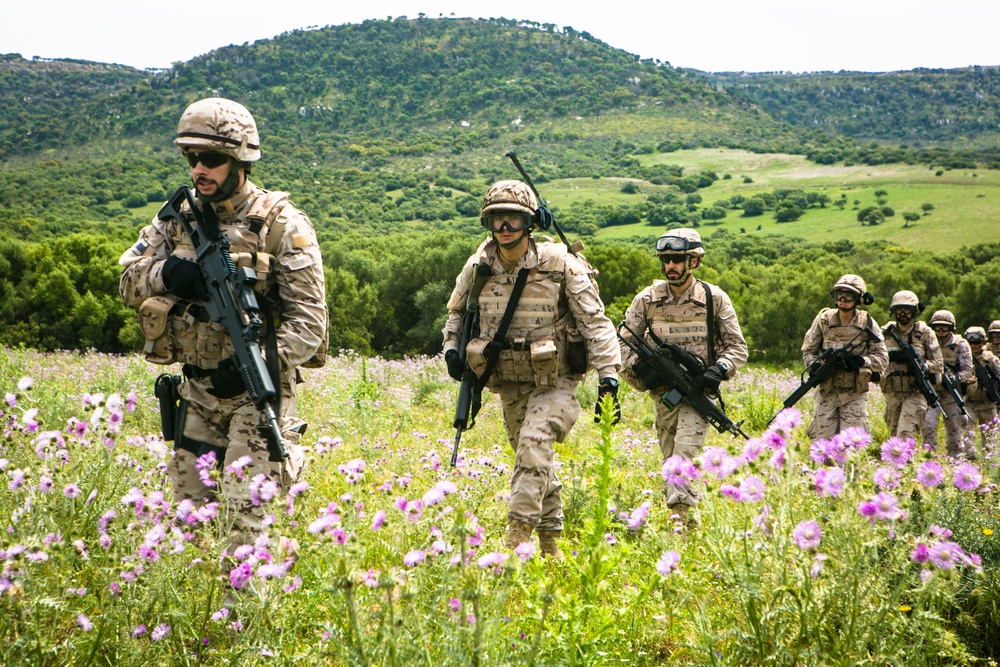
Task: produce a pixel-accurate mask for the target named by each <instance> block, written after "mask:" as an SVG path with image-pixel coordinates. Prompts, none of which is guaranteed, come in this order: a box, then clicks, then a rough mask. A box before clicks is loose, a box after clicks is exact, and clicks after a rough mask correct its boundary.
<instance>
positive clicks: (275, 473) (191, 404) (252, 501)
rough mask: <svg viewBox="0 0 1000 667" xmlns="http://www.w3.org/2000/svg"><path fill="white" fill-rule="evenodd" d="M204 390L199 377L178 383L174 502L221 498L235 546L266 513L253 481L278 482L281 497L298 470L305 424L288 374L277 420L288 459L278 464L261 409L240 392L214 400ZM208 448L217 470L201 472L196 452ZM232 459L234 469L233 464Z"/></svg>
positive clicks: (172, 475)
mask: <svg viewBox="0 0 1000 667" xmlns="http://www.w3.org/2000/svg"><path fill="white" fill-rule="evenodd" d="M205 388H206V385H205V383H204V382H203V381H199V380H188V381H186V382H184V383H183V384H182V385H181V388H180V391H181V396H182V397H184V398H185V399H186V400H187V414H186V416H185V421H184V441H183V444H178V445H175V448H174V455H173V457H171V459H170V461H169V462H168V463H167V472H168V474H169V475H170V481H171V483H172V485H173V488H174V501H175V502H177V501H180V500H185V499H190V500H193V501H195V502H196V503H201V502H212V501H224V502H225V508H226V510H228V519H229V521H231V522H232V539H231V545H232V546H238V545H239V544H244V543H249V542H252V541H253V540H254V538H255V537H256V535H257V534H258V533H259V532H260V530H261V528H262V522H263V520H264V517H265V516H266V514H267V513H269V511H268V510H267V509H266V506H265V503H262V502H261V499H260V494H259V493H254V491H255V490H256V489H257V486H259V482H260V480H258V482H257V483H256V486H254V488H253V489H252V488H251V480H253V479H254V477H256V476H257V475H260V474H263V475H264V477H265V478H266V479H267V480H269V481H271V482H274V484H276V485H277V488H278V492H279V495H280V494H281V493H284V492H287V491H288V489H289V488H290V487H291V485H292V484H294V483H295V481H296V479H297V478H298V476H299V474H300V472H301V471H302V467H303V462H304V455H303V452H302V447H301V446H300V444H299V441H300V439H301V432H302V431H303V430H304V426H305V422H303V421H302V420H300V419H297V418H295V417H294V414H295V395H294V393H292V392H291V391H290V377H289V378H286V382H285V386H284V388H285V389H286V390H289V391H287V393H286V394H285V395H284V396H283V398H282V402H281V419H280V423H281V428H282V436H283V439H284V442H285V449H286V450H287V451H288V455H289V457H288V459H287V460H286V461H284V462H282V463H275V462H272V461H269V460H268V452H267V440H266V438H265V437H264V436H263V435H262V434H261V433H260V432H259V431H258V430H257V424H258V423H259V422H260V413H259V412H258V411H257V408H255V407H254V405H253V403H251V402H250V399H249V397H248V396H247V395H246V394H243V395H241V396H237V397H235V398H229V399H218V398H215V397H214V396H212V395H211V394H208V393H207V392H206V391H205ZM191 450H196V451H191ZM208 452H212V453H213V454H215V456H216V463H217V465H216V467H215V469H213V468H212V467H211V466H209V467H208V468H207V469H206V470H204V471H201V470H199V463H198V459H199V456H203V455H205V454H207V453H208ZM244 457H245V458H244ZM236 462H239V464H238V469H235V467H233V466H232V464H233V463H236ZM201 467H204V466H203V465H202V466H201ZM216 471H218V472H216ZM209 474H211V475H212V478H211V479H209V480H208V481H209V482H210V483H209V484H206V483H205V479H204V476H208V475H209ZM220 478H221V479H220ZM213 481H214V482H215V483H214V484H212V483H211V482H213ZM264 495H265V496H266V495H267V492H266V490H265V493H264Z"/></svg>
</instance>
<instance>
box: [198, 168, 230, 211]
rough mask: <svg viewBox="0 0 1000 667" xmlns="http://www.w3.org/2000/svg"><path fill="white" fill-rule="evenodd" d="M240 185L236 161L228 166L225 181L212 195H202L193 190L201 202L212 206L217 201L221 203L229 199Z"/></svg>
mask: <svg viewBox="0 0 1000 667" xmlns="http://www.w3.org/2000/svg"><path fill="white" fill-rule="evenodd" d="M239 183H240V166H239V163H238V162H237V161H236V160H233V161H232V162H231V163H230V166H229V175H228V176H226V180H225V181H223V182H222V187H220V188H219V189H218V190H217V191H216V193H215V194H214V195H203V194H201V192H199V191H198V189H197V188H195V196H196V197H198V199H200V200H202V201H203V202H208V203H210V204H214V203H215V202H217V201H222V200H223V199H229V198H230V197H232V196H233V193H234V192H236V188H237V187H238V186H239Z"/></svg>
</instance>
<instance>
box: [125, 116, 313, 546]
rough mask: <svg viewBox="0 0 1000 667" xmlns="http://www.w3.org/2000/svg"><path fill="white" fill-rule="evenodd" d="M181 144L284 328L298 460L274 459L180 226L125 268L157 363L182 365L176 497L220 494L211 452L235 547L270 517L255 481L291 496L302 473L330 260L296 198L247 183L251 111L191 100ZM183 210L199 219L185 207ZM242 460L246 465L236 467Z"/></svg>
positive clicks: (240, 260) (137, 252)
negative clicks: (299, 412)
mask: <svg viewBox="0 0 1000 667" xmlns="http://www.w3.org/2000/svg"><path fill="white" fill-rule="evenodd" d="M174 143H175V144H176V145H177V146H178V147H179V148H180V151H181V154H182V155H183V156H184V158H185V159H186V160H187V162H188V164H189V165H190V176H191V181H192V183H193V185H194V189H195V191H196V196H197V202H198V205H199V208H200V209H201V210H202V211H205V210H206V209H207V207H212V209H214V211H215V213H216V214H217V217H218V220H219V228H220V230H221V231H222V232H223V233H224V234H226V236H228V238H229V240H230V242H231V244H232V248H231V251H232V253H233V256H234V260H235V261H236V265H237V267H248V268H252V269H254V270H255V271H256V273H257V277H258V280H259V282H257V283H256V285H255V286H254V289H255V290H256V291H257V292H258V301H259V302H261V303H263V302H264V301H265V300H266V301H267V302H268V303H269V304H270V307H271V309H272V311H273V314H274V316H275V317H277V318H279V321H280V323H278V324H277V327H276V331H275V330H274V328H273V326H272V334H271V340H272V341H274V339H276V348H277V355H276V356H277V357H278V359H277V363H275V360H274V359H271V360H270V361H269V365H271V366H274V367H275V368H276V370H277V374H278V376H279V377H277V378H272V379H273V380H274V384H275V386H276V387H278V386H280V387H281V414H280V415H279V420H280V426H281V430H282V435H283V439H284V441H285V446H286V449H287V451H288V453H289V458H288V459H287V460H286V461H284V462H283V463H272V462H270V461H269V460H268V452H267V442H266V439H265V438H264V436H263V435H262V434H261V433H260V432H258V429H257V425H258V422H259V414H258V410H257V409H256V408H255V407H254V405H253V403H252V402H251V401H250V398H249V395H248V393H247V390H246V387H245V386H244V384H243V380H242V378H241V376H240V375H239V373H238V372H237V371H236V370H235V367H234V364H233V362H232V361H231V360H230V358H229V357H230V356H231V355H232V353H233V347H232V343H231V341H230V340H229V336H228V333H227V332H226V330H225V328H224V327H223V326H222V325H221V324H219V323H216V322H212V321H210V319H209V318H208V316H207V314H206V312H205V309H204V308H203V307H202V306H201V305H200V302H201V298H200V295H203V294H204V293H205V292H204V290H205V286H204V283H203V279H202V275H201V271H200V268H199V267H198V265H197V264H196V263H195V262H194V261H193V260H194V259H195V255H194V248H193V246H192V244H191V240H190V239H189V238H188V237H187V235H186V234H185V232H184V231H183V228H182V227H181V225H180V223H179V222H178V221H177V220H176V219H173V218H170V219H167V220H162V219H160V218H159V217H156V218H154V219H153V221H152V223H151V224H150V225H149V226H147V227H145V228H143V230H142V231H141V232H140V234H139V240H138V241H137V242H136V243H135V245H133V246H132V247H131V248H130V249H128V250H127V251H126V252H125V254H123V255H122V257H121V260H120V262H119V263H120V264H121V265H122V266H123V267H124V272H123V273H122V276H121V285H120V292H121V296H122V298H123V299H124V300H125V303H127V304H128V305H130V306H133V307H136V308H139V320H140V325H141V327H142V330H143V333H144V335H145V336H146V338H147V345H146V358H147V360H148V361H151V362H153V363H158V364H172V363H175V362H181V363H182V364H183V369H182V370H183V374H184V381H183V382H182V383H181V384H180V387H179V393H180V396H181V398H182V399H183V401H184V402H186V404H187V408H186V415H185V419H184V422H183V423H184V426H183V432H182V433H179V434H177V435H176V437H175V449H174V453H173V457H172V458H171V459H170V461H169V463H168V467H167V469H168V472H169V474H170V479H171V481H172V483H173V487H174V498H175V500H178V501H179V500H181V499H192V500H194V501H196V502H200V501H211V500H215V499H216V498H217V493H216V488H213V487H212V486H210V485H206V484H205V483H204V481H203V480H202V478H201V477H200V475H199V469H204V468H205V464H206V463H208V462H209V461H210V459H209V457H206V458H203V459H202V460H201V462H200V463H199V457H203V456H205V455H207V454H213V455H214V456H215V459H216V462H217V465H218V466H219V467H220V468H221V469H222V484H221V489H222V493H221V494H220V495H221V498H220V499H225V500H226V501H227V505H228V507H229V508H230V509H231V510H232V513H233V517H232V519H233V521H234V535H233V544H234V545H235V544H239V543H242V542H245V541H247V540H250V539H252V538H253V535H254V533H256V532H257V531H258V530H259V529H260V527H261V521H262V519H263V517H264V511H263V508H262V507H261V506H259V504H256V503H255V502H254V498H255V495H254V494H252V493H251V490H250V488H249V484H248V482H249V481H250V480H253V479H254V478H255V477H256V476H258V475H263V476H264V477H258V478H257V481H256V482H255V484H256V485H258V486H259V485H260V482H261V481H264V480H265V479H266V480H269V481H271V482H273V483H275V484H276V485H277V487H278V488H279V489H282V490H287V489H288V487H289V486H290V485H291V484H292V483H293V482H294V480H295V479H296V478H297V476H298V475H299V472H300V471H301V469H302V464H303V453H302V448H301V446H300V445H299V441H300V438H301V434H302V433H303V432H304V431H305V426H306V424H305V422H303V421H302V420H301V419H298V418H297V417H296V409H295V385H296V384H297V383H298V382H300V381H301V378H300V375H299V373H298V370H297V369H298V367H299V366H302V365H304V364H307V363H309V364H310V365H320V364H321V363H322V357H323V355H325V351H326V329H327V309H326V297H325V291H324V285H323V265H322V259H321V258H320V251H319V246H318V244H317V242H316V234H315V232H314V230H313V226H312V223H311V222H310V221H309V219H308V218H307V217H306V216H305V215H304V214H303V213H301V212H300V211H298V210H297V209H296V208H295V207H294V206H292V205H291V204H290V203H289V202H288V200H287V197H288V194H287V193H284V192H268V191H266V190H262V189H261V188H259V187H257V186H256V185H254V184H253V183H252V182H250V180H248V176H249V174H250V167H251V164H252V163H253V162H254V161H256V160H258V159H260V140H259V138H258V134H257V126H256V123H255V122H254V119H253V117H252V116H251V115H250V112H249V111H247V109H246V108H245V107H243V106H242V105H240V104H238V103H236V102H233V101H231V100H226V99H221V98H210V99H203V100H201V101H198V102H195V103H193V104H191V105H190V106H189V107H188V108H187V109H186V110H185V111H184V114H183V115H182V117H181V119H180V123H179V125H178V130H177V138H176V139H175V141H174ZM181 213H182V215H188V216H190V215H191V214H190V208H189V207H188V205H187V204H186V203H185V204H184V205H183V207H182V211H181ZM272 321H273V320H272ZM262 347H265V346H264V345H263V344H262ZM272 348H273V346H272ZM265 355H266V352H265ZM182 404H183V403H182ZM247 461H249V463H247ZM234 462H239V463H238V464H237V466H235V467H230V464H232V463H234ZM211 468H212V466H211V465H209V466H208V470H209V471H210V470H211Z"/></svg>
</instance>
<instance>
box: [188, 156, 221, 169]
mask: <svg viewBox="0 0 1000 667" xmlns="http://www.w3.org/2000/svg"><path fill="white" fill-rule="evenodd" d="M184 158H185V159H186V160H187V163H188V164H189V165H190V166H191V168H192V169H194V168H195V167H197V166H198V163H199V162H201V163H202V164H203V165H205V168H207V169H215V168H216V167H221V166H222V165H224V164H226V162H227V161H228V160H229V156H228V155H223V154H222V153H212V152H205V153H185V154H184Z"/></svg>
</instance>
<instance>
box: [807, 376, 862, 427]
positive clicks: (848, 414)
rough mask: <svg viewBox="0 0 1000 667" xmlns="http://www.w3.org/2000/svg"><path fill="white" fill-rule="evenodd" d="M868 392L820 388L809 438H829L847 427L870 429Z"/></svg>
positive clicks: (810, 425)
mask: <svg viewBox="0 0 1000 667" xmlns="http://www.w3.org/2000/svg"><path fill="white" fill-rule="evenodd" d="M867 407H868V392H860V393H859V392H857V391H855V390H854V389H837V388H833V389H829V390H823V389H820V390H819V391H818V392H817V393H816V402H815V407H814V408H813V419H812V422H811V423H810V424H809V429H808V431H807V432H808V433H809V438H810V439H812V440H829V439H830V438H832V437H833V436H835V435H837V434H838V433H840V432H841V431H843V430H844V429H846V428H850V427H852V426H860V427H861V428H863V429H865V430H866V431H867V430H868V412H867Z"/></svg>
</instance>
